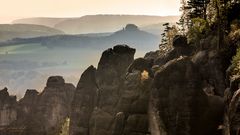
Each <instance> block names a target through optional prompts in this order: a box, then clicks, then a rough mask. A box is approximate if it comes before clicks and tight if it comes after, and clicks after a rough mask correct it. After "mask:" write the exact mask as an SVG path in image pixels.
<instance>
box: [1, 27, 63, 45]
mask: <svg viewBox="0 0 240 135" xmlns="http://www.w3.org/2000/svg"><path fill="white" fill-rule="evenodd" d="M58 34H64V33H63V32H62V31H60V30H57V29H54V28H50V27H47V26H41V25H32V24H0V41H6V40H10V39H13V38H33V37H39V36H51V35H58Z"/></svg>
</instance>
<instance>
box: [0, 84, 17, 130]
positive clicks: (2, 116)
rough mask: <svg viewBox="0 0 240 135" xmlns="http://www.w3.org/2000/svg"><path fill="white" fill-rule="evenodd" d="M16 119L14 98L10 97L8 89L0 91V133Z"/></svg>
mask: <svg viewBox="0 0 240 135" xmlns="http://www.w3.org/2000/svg"><path fill="white" fill-rule="evenodd" d="M16 119H17V101H16V96H10V95H9V93H8V89H7V88H4V89H3V90H0V132H1V131H2V129H4V127H6V126H8V125H9V124H10V123H12V122H13V121H15V120H16Z"/></svg>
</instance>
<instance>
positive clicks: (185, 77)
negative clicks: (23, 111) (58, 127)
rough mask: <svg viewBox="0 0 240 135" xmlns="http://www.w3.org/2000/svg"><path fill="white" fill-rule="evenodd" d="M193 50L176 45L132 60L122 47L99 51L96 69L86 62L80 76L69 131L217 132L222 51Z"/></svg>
mask: <svg viewBox="0 0 240 135" xmlns="http://www.w3.org/2000/svg"><path fill="white" fill-rule="evenodd" d="M181 40H182V39H181ZM192 50H193V49H192V48H190V47H188V46H187V45H182V44H181V45H175V46H174V48H173V49H172V50H169V52H167V53H166V54H165V55H162V54H161V55H159V54H158V52H151V53H148V54H147V55H146V56H145V58H139V59H136V60H133V55H134V51H132V49H131V48H129V47H127V46H116V47H114V48H113V49H108V50H107V51H105V52H103V55H102V57H101V59H100V62H99V65H98V68H97V69H95V68H94V67H92V66H90V67H89V68H88V69H87V70H86V71H85V72H84V73H83V75H82V77H81V79H80V81H79V84H78V87H77V91H76V92H75V97H74V102H73V104H72V113H71V117H70V119H71V123H70V134H71V135H78V134H85V135H96V134H98V135H101V134H103V135H122V134H140V135H141V134H153V135H160V134H161V135H162V134H163V135H164V134H168V135H175V134H184V135H192V134H196V135H198V134H199V135H202V134H205V135H215V134H216V135H218V134H220V132H221V130H219V126H220V125H222V123H223V111H224V103H223V98H222V96H223V93H224V89H225V88H226V85H225V83H224V81H225V77H224V75H225V68H226V67H227V66H226V65H225V63H224V62H222V61H223V60H224V59H223V58H224V56H222V57H220V56H221V55H220V54H218V53H215V52H212V51H203V52H199V53H197V54H195V55H192ZM152 59H153V60H152ZM151 61H152V62H151ZM206 72H207V74H206ZM154 73H155V75H154V76H152V75H151V74H154ZM219 83H220V84H221V85H219ZM206 123H208V124H206Z"/></svg>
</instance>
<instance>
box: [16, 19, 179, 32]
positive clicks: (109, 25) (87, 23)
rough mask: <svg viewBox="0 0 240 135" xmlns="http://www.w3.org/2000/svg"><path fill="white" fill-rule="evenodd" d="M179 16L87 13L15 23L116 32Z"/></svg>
mask: <svg viewBox="0 0 240 135" xmlns="http://www.w3.org/2000/svg"><path fill="white" fill-rule="evenodd" d="M178 20H179V16H145V15H87V16H83V17H80V18H65V19H63V18H61V19H59V18H56V19H55V18H29V19H28V18H26V19H21V20H15V21H13V23H32V24H39V25H46V26H52V27H54V28H56V29H59V30H62V31H64V32H65V33H67V34H85V33H105V32H114V31H117V30H119V29H121V27H122V26H125V25H126V24H129V23H132V24H136V25H138V26H145V25H151V24H157V23H164V22H176V21H178Z"/></svg>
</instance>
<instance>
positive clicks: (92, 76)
mask: <svg viewBox="0 0 240 135" xmlns="http://www.w3.org/2000/svg"><path fill="white" fill-rule="evenodd" d="M97 92H98V86H97V83H96V69H95V68H94V67H93V66H90V67H89V68H88V69H87V70H86V71H85V72H84V73H83V74H82V76H81V79H80V81H79V83H78V85H77V88H76V92H75V95H74V100H73V102H72V110H71V117H70V119H71V121H70V122H71V123H70V125H71V126H70V134H71V135H78V134H79V135H87V134H89V129H90V125H89V120H90V118H91V115H92V112H93V110H94V108H95V106H96V102H97Z"/></svg>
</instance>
